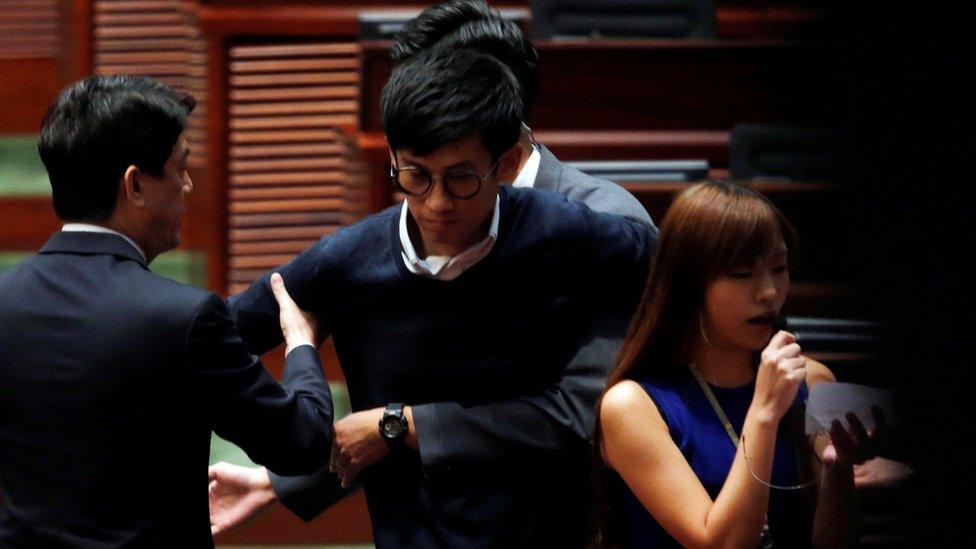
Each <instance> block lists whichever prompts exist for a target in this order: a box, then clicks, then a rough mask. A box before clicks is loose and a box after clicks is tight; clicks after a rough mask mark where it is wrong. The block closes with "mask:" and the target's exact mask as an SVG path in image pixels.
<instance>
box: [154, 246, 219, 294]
mask: <svg viewBox="0 0 976 549" xmlns="http://www.w3.org/2000/svg"><path fill="white" fill-rule="evenodd" d="M149 270H150V271H152V272H154V273H156V274H158V275H159V276H165V277H166V278H171V279H173V280H175V281H177V282H182V283H183V284H189V285H190V286H199V287H201V288H203V287H206V285H207V261H206V257H205V256H204V255H203V254H202V253H197V252H188V251H185V250H173V251H171V252H166V253H164V254H162V255H160V256H159V257H157V258H156V259H155V260H153V262H152V263H150V264H149Z"/></svg>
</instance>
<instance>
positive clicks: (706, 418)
mask: <svg viewBox="0 0 976 549" xmlns="http://www.w3.org/2000/svg"><path fill="white" fill-rule="evenodd" d="M638 383H639V384H640V385H641V386H642V387H643V388H644V390H645V391H647V393H648V394H649V395H650V396H651V399H652V400H653V401H654V402H655V404H657V407H658V410H660V412H661V415H662V417H663V418H664V421H665V422H666V423H667V425H668V428H669V429H670V431H671V438H672V439H673V440H674V443H675V444H676V445H677V446H678V448H679V449H680V450H681V453H682V454H683V455H684V456H685V459H687V460H688V464H689V465H690V466H691V469H692V470H693V471H694V472H695V474H696V475H698V479H699V480H701V482H702V485H703V486H704V487H705V490H706V491H707V492H708V495H710V496H711V497H712V499H713V500H714V499H715V498H716V497H717V496H718V493H719V491H720V490H721V489H722V485H723V484H724V483H725V478H726V477H727V476H728V473H729V470H730V469H731V468H732V460H733V458H734V457H735V447H734V446H733V444H732V441H731V440H730V439H729V435H728V434H727V433H726V431H725V428H724V427H723V426H722V423H721V421H720V420H719V419H718V416H717V415H716V414H715V410H714V409H712V406H711V404H709V402H708V399H707V397H706V396H705V394H704V392H702V389H701V387H700V386H699V385H698V382H697V381H696V380H695V378H694V377H693V376H692V374H691V372H690V371H687V372H685V373H684V374H681V375H677V376H674V377H669V378H666V379H651V378H647V379H643V380H639V381H638ZM712 391H713V392H714V393H715V397H716V398H717V399H718V401H719V404H721V406H722V409H723V410H724V411H725V415H726V416H728V418H729V421H730V422H731V423H732V426H733V427H734V428H735V432H736V433H739V434H741V433H742V424H743V422H744V421H745V417H746V412H747V411H748V409H749V405H750V404H751V403H752V395H753V392H754V391H755V382H752V383H750V384H748V385H746V386H744V387H736V388H731V389H727V388H722V387H714V386H713V387H712ZM806 398H807V387H806V384H803V385H801V386H800V390H799V391H798V393H797V399H798V400H799V401H800V402H801V403H804V402H806ZM789 425H790V422H789V421H787V420H786V419H785V418H784V420H783V421H781V422H780V427H779V431H778V432H777V435H776V451H775V454H774V457H773V470H772V483H773V484H776V485H781V486H782V485H794V484H798V479H799V477H798V463H797V456H796V452H795V450H794V447H795V445H794V435H793V433H792V432H791V428H790V427H789ZM813 489H815V488H807V489H804V490H775V489H770V500H769V514H768V521H769V529H770V532H771V533H772V535H773V541H774V547H777V548H781V547H789V548H793V547H809V546H810V535H811V524H810V516H811V513H810V510H809V503H808V500H807V496H806V492H807V491H808V490H813ZM621 498H622V500H623V501H622V502H621V508H622V510H623V513H624V519H625V522H626V524H627V525H628V526H629V528H630V533H631V539H632V540H633V543H634V546H635V547H642V548H643V547H652V548H657V547H679V544H678V543H677V542H676V541H675V540H674V538H672V537H671V536H670V535H668V533H667V532H666V531H665V530H664V528H662V527H661V526H660V525H659V524H658V523H657V521H655V520H654V517H652V516H651V514H650V513H648V512H647V510H646V509H644V506H643V505H642V504H641V503H640V501H639V500H638V499H637V498H636V496H634V494H633V493H632V492H631V491H630V490H629V489H628V488H627V487H626V485H624V486H623V489H622V490H621ZM757 541H758V540H757Z"/></svg>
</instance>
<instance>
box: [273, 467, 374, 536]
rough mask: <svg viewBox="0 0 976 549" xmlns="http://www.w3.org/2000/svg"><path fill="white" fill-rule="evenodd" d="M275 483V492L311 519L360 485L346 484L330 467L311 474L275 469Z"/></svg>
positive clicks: (302, 517) (289, 506) (300, 513)
mask: <svg viewBox="0 0 976 549" xmlns="http://www.w3.org/2000/svg"><path fill="white" fill-rule="evenodd" d="M268 476H269V477H271V487H272V488H274V492H275V496H276V497H277V498H278V501H280V502H281V503H282V505H284V506H285V507H286V508H287V509H288V510H289V511H291V512H292V513H295V514H296V515H298V517H299V518H301V519H302V520H304V521H306V522H308V521H310V520H312V519H313V518H315V517H316V516H318V514H319V513H321V512H322V511H325V510H326V509H327V508H328V507H330V506H332V505H333V504H335V503H336V502H338V501H339V500H340V499H342V498H344V497H346V496H347V495H348V494H350V493H352V492H353V491H354V490H356V488H357V487H358V485H356V484H354V485H353V486H350V487H348V488H343V487H342V483H341V482H340V480H339V477H338V476H337V475H336V474H335V473H332V472H330V471H329V468H328V467H323V468H322V469H320V470H318V471H316V472H315V473H312V474H310V475H299V476H283V475H276V474H274V473H271V474H269V475H268Z"/></svg>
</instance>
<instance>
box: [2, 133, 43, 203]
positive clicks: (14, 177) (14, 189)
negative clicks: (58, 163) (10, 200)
mask: <svg viewBox="0 0 976 549" xmlns="http://www.w3.org/2000/svg"><path fill="white" fill-rule="evenodd" d="M50 194H51V183H50V182H49V181H48V179H47V171H46V170H45V169H44V164H43V163H41V157H40V156H38V155H37V136H36V135H18V136H6V137H0V195H7V196H26V195H42V196H47V195H50Z"/></svg>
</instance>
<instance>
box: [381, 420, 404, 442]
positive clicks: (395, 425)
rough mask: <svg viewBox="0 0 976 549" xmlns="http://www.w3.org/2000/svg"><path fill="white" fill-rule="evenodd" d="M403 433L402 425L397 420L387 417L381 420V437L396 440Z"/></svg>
mask: <svg viewBox="0 0 976 549" xmlns="http://www.w3.org/2000/svg"><path fill="white" fill-rule="evenodd" d="M401 431H403V424H402V423H400V422H399V421H398V420H397V418H395V417H389V418H384V420H383V436H385V437H387V438H396V437H398V436H399V435H400V432H401Z"/></svg>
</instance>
